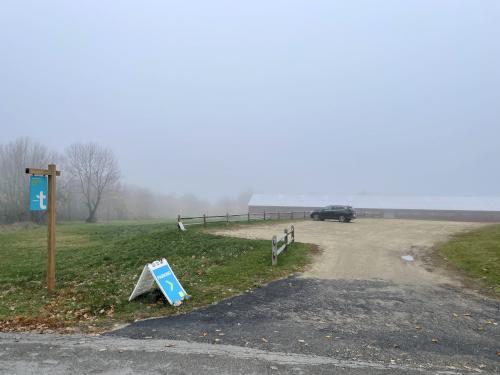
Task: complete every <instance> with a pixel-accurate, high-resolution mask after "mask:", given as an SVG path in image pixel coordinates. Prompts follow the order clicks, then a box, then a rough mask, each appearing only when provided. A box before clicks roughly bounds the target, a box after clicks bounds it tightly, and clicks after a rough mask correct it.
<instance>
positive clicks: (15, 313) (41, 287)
mask: <svg viewBox="0 0 500 375" xmlns="http://www.w3.org/2000/svg"><path fill="white" fill-rule="evenodd" d="M229 225H230V226H233V225H236V224H229ZM219 226H221V224H213V225H209V226H208V228H209V229H210V228H216V227H219ZM222 226H223V227H226V224H222ZM309 253H310V246H309V245H306V244H300V243H296V244H294V245H293V246H292V248H291V250H290V251H288V252H287V253H286V254H284V255H283V256H280V258H279V264H278V266H277V267H272V266H271V244H270V240H269V241H264V240H262V241H261V240H247V239H238V238H228V237H222V236H216V235H213V234H209V233H207V231H205V230H204V228H203V227H201V226H198V227H190V228H189V229H188V231H187V232H184V233H182V234H181V233H179V232H178V231H177V229H176V225H175V223H173V222H159V221H145V222H111V223H98V224H82V223H77V224H75V223H63V224H58V226H57V256H56V280H57V290H56V291H55V292H53V293H49V292H48V291H47V289H46V282H45V280H46V268H47V266H46V264H47V247H46V227H37V226H34V227H28V228H22V227H20V228H19V229H11V228H10V229H9V228H5V227H4V228H0V330H2V329H3V330H9V329H13V328H16V329H19V328H22V327H25V328H26V327H27V328H30V329H36V328H41V329H44V328H58V327H68V326H70V327H78V328H79V329H83V330H85V331H92V330H99V329H102V328H103V327H104V328H105V327H109V326H110V325H112V324H113V323H117V322H124V321H131V320H134V319H138V318H145V317H149V316H164V315H169V314H175V313H178V312H185V311H189V310H192V309H193V308H196V307H199V306H204V305H207V304H210V303H213V302H216V301H219V300H221V299H223V298H226V297H229V296H231V295H235V294H239V293H242V292H245V291H246V290H248V289H252V288H256V287H259V286H261V285H263V284H265V283H267V282H269V281H271V280H274V279H278V278H282V277H286V276H288V275H290V274H292V273H295V272H298V271H301V270H302V269H303V267H304V266H305V265H306V264H307V263H308V260H309ZM162 257H165V258H167V259H168V261H169V263H170V264H171V266H172V268H173V270H174V272H175V273H176V275H177V277H178V278H179V280H180V281H181V283H182V284H183V286H184V288H185V289H186V291H187V292H188V293H189V294H191V295H192V296H193V298H192V299H191V300H189V301H187V302H185V303H184V304H183V305H182V306H181V307H180V308H174V307H171V306H169V305H167V304H165V303H164V302H163V301H162V300H157V299H155V298H154V294H153V293H152V294H149V295H145V296H144V297H139V298H138V299H137V300H134V301H132V302H128V297H129V295H130V293H131V292H132V289H133V287H134V285H135V282H136V281H137V279H138V277H139V275H140V273H141V271H142V268H143V267H144V264H146V263H148V262H151V261H153V260H156V259H160V258H162Z"/></svg>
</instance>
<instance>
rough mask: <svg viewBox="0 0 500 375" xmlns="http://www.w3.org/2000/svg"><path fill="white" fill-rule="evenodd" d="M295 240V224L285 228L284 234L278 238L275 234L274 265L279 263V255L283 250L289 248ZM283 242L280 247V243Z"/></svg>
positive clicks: (273, 241) (273, 247)
mask: <svg viewBox="0 0 500 375" xmlns="http://www.w3.org/2000/svg"><path fill="white" fill-rule="evenodd" d="M294 242H295V228H294V226H293V225H291V226H290V229H288V228H285V231H284V234H283V235H282V236H281V237H280V238H278V237H276V236H273V239H272V240H271V243H272V254H271V256H272V258H271V259H272V265H273V266H276V265H278V255H280V254H281V253H282V252H283V251H286V250H287V249H288V246H289V245H291V244H292V243H294ZM280 243H281V244H282V245H281V246H280V247H278V245H279V244H280Z"/></svg>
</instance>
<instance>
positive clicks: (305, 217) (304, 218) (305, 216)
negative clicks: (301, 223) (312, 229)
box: [304, 211, 306, 219]
mask: <svg viewBox="0 0 500 375" xmlns="http://www.w3.org/2000/svg"><path fill="white" fill-rule="evenodd" d="M305 218H306V212H305V211H304V219H305Z"/></svg>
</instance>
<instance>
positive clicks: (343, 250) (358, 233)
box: [216, 219, 483, 284]
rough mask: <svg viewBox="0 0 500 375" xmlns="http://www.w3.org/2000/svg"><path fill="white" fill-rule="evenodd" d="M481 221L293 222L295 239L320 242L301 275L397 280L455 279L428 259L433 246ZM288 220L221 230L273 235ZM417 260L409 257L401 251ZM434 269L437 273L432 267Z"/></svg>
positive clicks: (247, 235) (238, 234)
mask: <svg viewBox="0 0 500 375" xmlns="http://www.w3.org/2000/svg"><path fill="white" fill-rule="evenodd" d="M481 225H483V224H480V223H464V222H450V221H424V220H391V219H358V220H355V221H354V222H351V223H339V222H337V221H323V222H317V221H301V222H296V223H294V226H295V239H296V241H299V242H305V243H313V244H317V245H319V247H320V249H321V250H322V254H321V255H320V256H318V257H317V258H316V259H315V261H314V263H313V265H312V266H311V267H310V269H309V270H308V271H306V272H305V273H304V274H303V276H304V277H311V278H320V279H344V280H352V279H358V280H369V279H380V280H390V281H393V282H396V283H417V284H429V283H431V284H435V283H442V282H446V283H456V280H454V279H453V278H452V277H450V275H448V274H446V273H445V272H443V271H441V270H434V269H433V267H432V265H431V264H430V262H429V261H428V260H427V258H428V256H429V250H430V249H431V248H432V246H433V245H434V244H436V243H437V242H441V241H445V240H446V239H447V238H448V237H449V236H450V235H451V234H453V233H457V232H461V231H465V230H469V229H472V228H477V227H479V226H481ZM284 227H285V224H283V223H277V224H275V225H262V226H258V225H253V226H245V227H240V228H238V229H234V230H222V231H217V232H216V233H217V234H220V235H226V236H235V237H243V238H260V239H269V240H270V239H271V238H272V236H273V235H275V234H281V233H282V232H283V229H284ZM404 255H411V256H413V258H414V259H415V260H414V261H413V262H407V261H404V260H403V259H401V256H404ZM431 270H433V271H434V272H430V271H431Z"/></svg>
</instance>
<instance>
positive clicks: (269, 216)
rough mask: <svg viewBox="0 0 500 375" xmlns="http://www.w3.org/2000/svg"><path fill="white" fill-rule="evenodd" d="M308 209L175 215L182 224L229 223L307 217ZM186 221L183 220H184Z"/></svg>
mask: <svg viewBox="0 0 500 375" xmlns="http://www.w3.org/2000/svg"><path fill="white" fill-rule="evenodd" d="M309 214H310V212H309V211H291V212H266V211H263V212H258V213H254V212H247V213H246V214H229V213H227V214H225V215H207V214H203V216H181V215H177V222H182V223H183V224H184V226H188V225H207V223H224V222H226V223H229V222H233V221H234V222H236V221H248V222H250V221H252V220H295V219H307V218H309ZM186 220H187V221H188V222H185V221H186Z"/></svg>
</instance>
